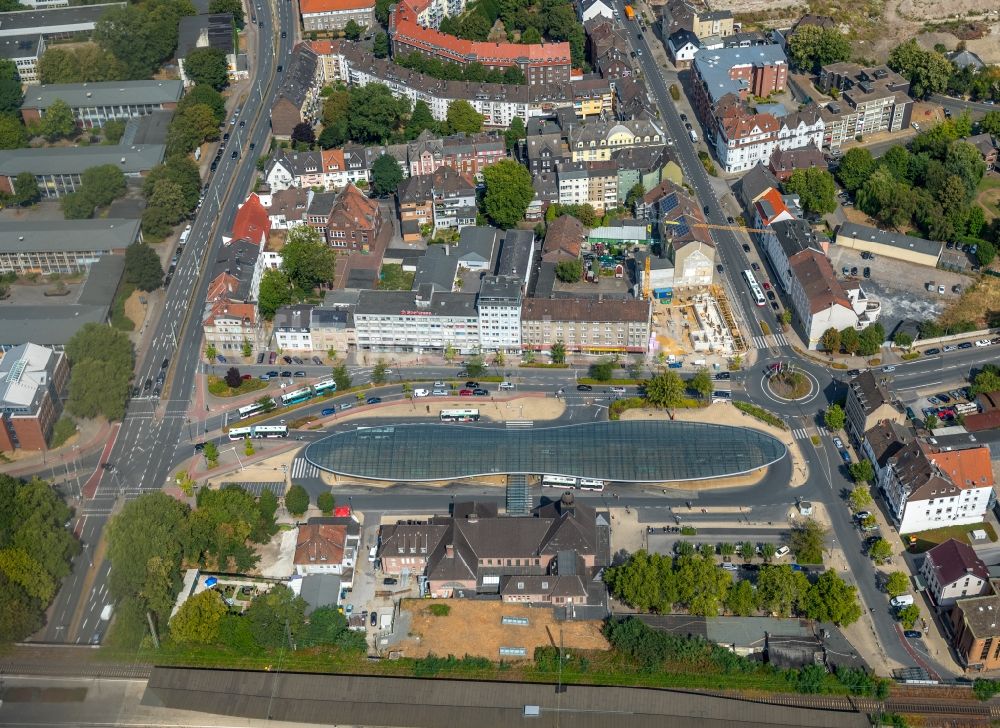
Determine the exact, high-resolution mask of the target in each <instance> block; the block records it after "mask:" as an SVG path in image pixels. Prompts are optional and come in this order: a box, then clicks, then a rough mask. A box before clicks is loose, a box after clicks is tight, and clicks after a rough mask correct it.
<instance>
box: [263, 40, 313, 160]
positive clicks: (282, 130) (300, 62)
mask: <svg viewBox="0 0 1000 728" xmlns="http://www.w3.org/2000/svg"><path fill="white" fill-rule="evenodd" d="M318 69H319V58H318V57H317V55H316V52H315V51H313V49H312V48H311V47H310V46H308V45H307V44H305V43H300V44H299V45H297V46H296V47H295V50H294V51H292V57H291V58H290V59H289V61H288V65H287V66H286V68H285V71H284V77H283V78H282V81H281V86H280V88H279V89H278V94H277V96H276V97H275V99H274V103H273V105H272V106H271V131H272V133H273V134H274V136H275V138H276V139H279V140H285V141H287V140H288V139H291V136H292V130H293V129H294V128H295V126H296V125H297V124H300V123H302V122H304V121H308V122H311V121H312V120H313V119H314V117H315V116H316V113H317V111H318V93H319V88H318V85H319V84H317V83H316V81H317V80H318V74H317V71H318Z"/></svg>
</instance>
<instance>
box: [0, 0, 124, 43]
mask: <svg viewBox="0 0 1000 728" xmlns="http://www.w3.org/2000/svg"><path fill="white" fill-rule="evenodd" d="M125 5H126V3H107V4H104V5H75V6H72V7H65V8H46V9H45V10H19V11H16V12H12V13H0V36H8V35H18V34H29V33H31V32H37V33H47V34H52V35H55V34H57V33H79V32H84V31H88V30H93V29H94V25H96V23H97V21H98V20H100V19H101V16H102V15H104V13H106V12H107V11H108V10H110V9H111V8H123V7H125Z"/></svg>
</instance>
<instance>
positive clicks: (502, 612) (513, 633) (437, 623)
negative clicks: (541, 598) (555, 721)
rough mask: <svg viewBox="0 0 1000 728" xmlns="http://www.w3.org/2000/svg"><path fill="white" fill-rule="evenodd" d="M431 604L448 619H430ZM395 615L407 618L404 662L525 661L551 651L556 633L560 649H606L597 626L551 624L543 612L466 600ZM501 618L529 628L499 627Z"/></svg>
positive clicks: (415, 603)
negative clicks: (509, 651) (516, 655)
mask: <svg viewBox="0 0 1000 728" xmlns="http://www.w3.org/2000/svg"><path fill="white" fill-rule="evenodd" d="M431 604H447V605H448V606H449V607H451V613H450V614H449V615H448V616H447V617H435V616H434V615H433V614H431V613H430V609H429V607H430V605H431ZM401 609H402V610H403V611H408V612H410V613H411V614H412V615H413V620H412V622H411V624H410V639H407V640H404V641H403V642H401V643H400V645H399V649H400V650H402V651H403V654H404V655H406V657H426V656H427V655H429V654H432V653H433V654H435V655H439V656H441V657H444V656H447V655H454V656H455V657H463V656H464V655H466V654H468V655H475V656H477V657H485V658H487V659H490V660H496V661H499V660H500V648H501V647H524V648H525V649H526V650H527V655H528V656H527V659H528V660H530V659H532V656H533V655H534V652H535V648H536V647H544V646H546V645H548V646H553V647H557V646H558V645H559V638H560V635H559V633H560V631H561V632H562V640H563V646H564V647H570V648H576V649H581V650H606V649H608V643H607V641H606V640H605V639H604V636H603V635H602V634H601V623H600V622H596V621H595V622H559V623H557V622H556V620H555V619H553V617H552V610H551V609H549V608H546V607H530V606H527V605H523V604H504V603H503V602H480V601H473V600H471V599H421V600H415V599H408V600H406V601H404V602H403V603H402V605H401ZM501 617H526V618H527V619H528V620H529V623H528V626H527V627H519V626H514V625H504V624H501V623H500V619H501ZM472 625H475V627H474V628H473V627H472ZM507 659H508V660H509V659H510V658H507Z"/></svg>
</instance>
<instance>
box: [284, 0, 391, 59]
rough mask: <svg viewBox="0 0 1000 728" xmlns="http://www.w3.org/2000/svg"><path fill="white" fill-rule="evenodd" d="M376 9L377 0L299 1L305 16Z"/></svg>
mask: <svg viewBox="0 0 1000 728" xmlns="http://www.w3.org/2000/svg"><path fill="white" fill-rule="evenodd" d="M374 7H375V0H299V8H300V9H301V12H302V14H303V15H309V14H311V13H330V12H334V11H337V10H364V9H365V8H374ZM317 52H318V51H317Z"/></svg>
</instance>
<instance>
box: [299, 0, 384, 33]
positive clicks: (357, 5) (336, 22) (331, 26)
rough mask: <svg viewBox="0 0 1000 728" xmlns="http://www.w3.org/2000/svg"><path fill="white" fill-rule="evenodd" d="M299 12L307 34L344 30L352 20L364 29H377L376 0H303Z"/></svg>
mask: <svg viewBox="0 0 1000 728" xmlns="http://www.w3.org/2000/svg"><path fill="white" fill-rule="evenodd" d="M299 12H300V13H301V14H302V28H303V30H305V31H306V32H307V33H308V32H313V31H325V30H343V29H344V27H345V26H346V25H347V24H348V23H349V22H350V21H352V20H353V21H354V22H355V23H357V24H358V25H360V26H361V27H362V28H374V27H375V0H302V1H301V2H300V3H299Z"/></svg>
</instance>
